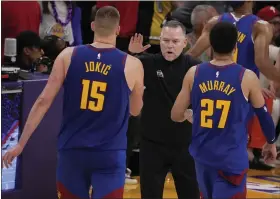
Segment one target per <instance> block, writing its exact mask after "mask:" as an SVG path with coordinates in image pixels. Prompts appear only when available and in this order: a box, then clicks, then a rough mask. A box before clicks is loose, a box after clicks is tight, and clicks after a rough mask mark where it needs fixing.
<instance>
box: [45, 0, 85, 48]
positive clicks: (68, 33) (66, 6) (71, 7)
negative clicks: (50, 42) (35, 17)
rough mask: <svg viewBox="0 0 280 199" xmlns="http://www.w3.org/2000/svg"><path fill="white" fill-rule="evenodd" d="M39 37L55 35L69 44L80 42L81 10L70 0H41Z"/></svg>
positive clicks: (78, 43)
mask: <svg viewBox="0 0 280 199" xmlns="http://www.w3.org/2000/svg"><path fill="white" fill-rule="evenodd" d="M40 5H41V9H42V21H41V24H40V32H39V34H40V37H41V38H44V37H45V36H48V35H56V36H58V37H60V38H61V39H63V40H65V41H66V42H67V43H68V44H69V45H71V46H75V45H80V44H82V33H81V23H80V21H81V10H80V8H79V7H77V6H76V4H75V3H74V2H72V1H43V2H40Z"/></svg>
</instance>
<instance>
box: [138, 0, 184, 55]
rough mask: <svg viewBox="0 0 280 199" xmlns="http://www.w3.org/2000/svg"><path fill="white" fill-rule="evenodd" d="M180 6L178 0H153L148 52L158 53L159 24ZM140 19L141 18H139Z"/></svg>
mask: <svg viewBox="0 0 280 199" xmlns="http://www.w3.org/2000/svg"><path fill="white" fill-rule="evenodd" d="M180 6H182V3H181V2H179V1H155V2H154V13H153V16H152V24H151V28H150V35H149V43H150V44H151V47H150V48H149V49H148V52H149V53H159V52H160V46H159V43H160V41H159V37H160V33H161V26H162V23H163V21H164V20H165V18H166V16H167V15H168V14H169V13H170V12H172V11H173V10H174V9H176V8H177V7H180ZM140 20H141V19H140Z"/></svg>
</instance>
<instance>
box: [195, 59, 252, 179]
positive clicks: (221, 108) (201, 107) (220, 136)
mask: <svg viewBox="0 0 280 199" xmlns="http://www.w3.org/2000/svg"><path fill="white" fill-rule="evenodd" d="M244 71H245V68H243V67H242V66H240V65H238V64H230V65H228V66H224V67H218V66H214V65H212V64H211V63H209V62H207V63H203V64H201V65H199V66H197V69H196V74H195V77H194V83H193V87H192V91H191V103H192V108H193V128H192V143H191V145H190V153H191V155H192V156H193V157H194V159H195V160H196V161H198V162H200V163H202V164H206V165H208V166H211V167H214V168H216V169H219V170H223V171H228V172H232V173H237V174H239V173H240V172H242V171H243V170H244V169H246V168H248V156H247V128H246V127H247V121H248V113H249V110H250V105H249V103H248V102H247V99H246V98H245V97H244V95H243V92H242V89H241V82H242V78H243V74H244Z"/></svg>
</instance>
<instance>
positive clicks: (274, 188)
mask: <svg viewBox="0 0 280 199" xmlns="http://www.w3.org/2000/svg"><path fill="white" fill-rule="evenodd" d="M248 176H249V177H248V180H247V198H280V168H278V169H274V170H272V171H257V170H250V171H249V173H248ZM137 179H138V181H139V178H137ZM187 188H188V187H186V189H187ZM124 192H125V193H124V198H140V197H141V195H140V184H139V183H138V184H137V185H126V186H125V191H124ZM163 198H177V195H176V190H175V187H174V181H173V179H172V176H171V175H170V174H169V175H168V176H167V177H166V181H165V189H164V194H163Z"/></svg>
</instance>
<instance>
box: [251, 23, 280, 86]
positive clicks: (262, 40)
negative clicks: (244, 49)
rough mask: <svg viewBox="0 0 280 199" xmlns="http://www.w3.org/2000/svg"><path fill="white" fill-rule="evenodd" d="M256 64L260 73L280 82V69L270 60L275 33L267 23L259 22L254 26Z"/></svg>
mask: <svg viewBox="0 0 280 199" xmlns="http://www.w3.org/2000/svg"><path fill="white" fill-rule="evenodd" d="M253 34H254V48H255V63H256V65H257V67H258V68H259V70H260V72H261V73H262V74H263V75H264V76H266V77H267V78H268V79H270V80H273V81H277V82H280V69H277V68H276V67H275V66H274V65H273V63H272V62H271V60H270V58H269V45H270V43H271V40H272V36H273V32H272V29H271V27H270V25H269V24H268V23H267V22H265V21H262V20H260V21H258V22H257V23H256V24H255V25H254V30H253Z"/></svg>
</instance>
